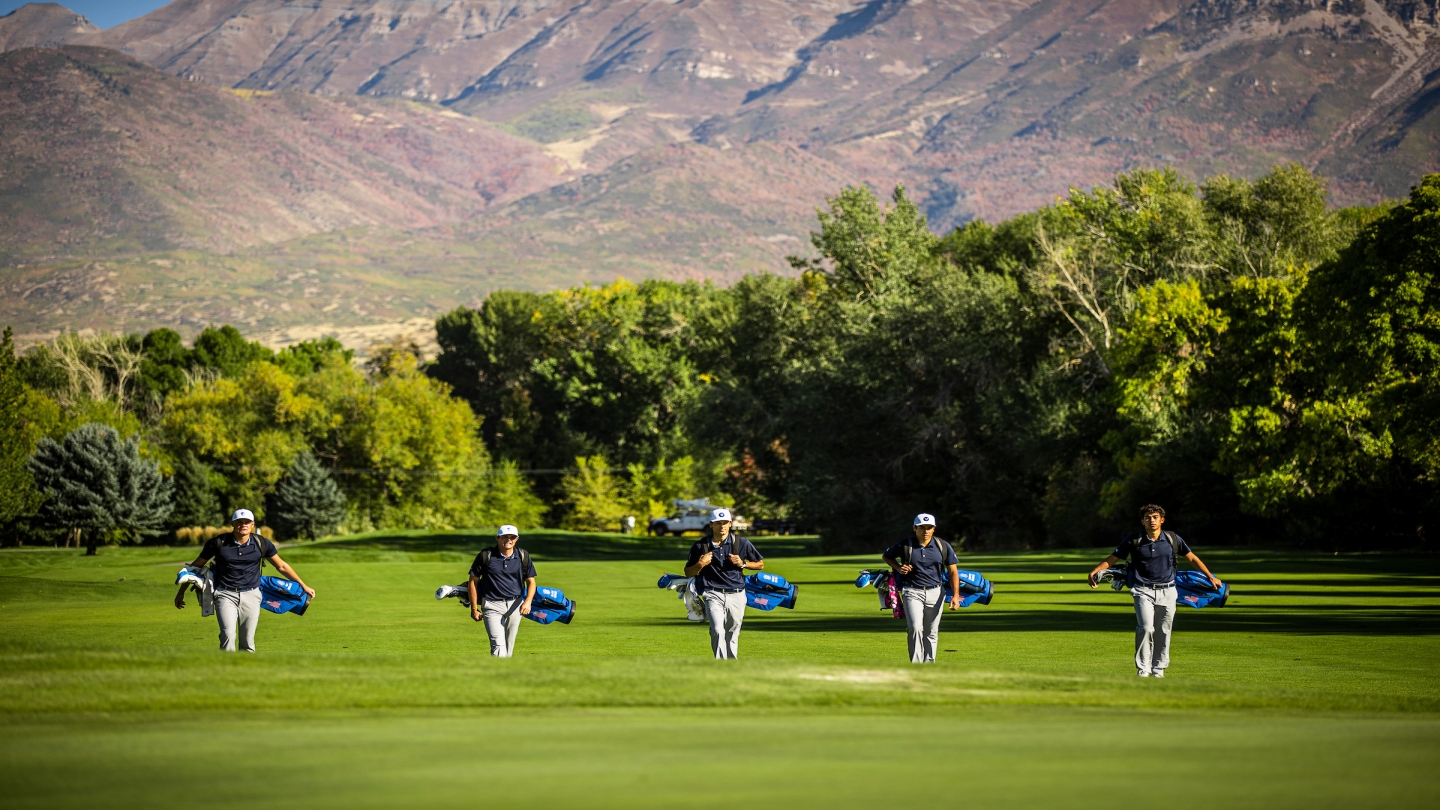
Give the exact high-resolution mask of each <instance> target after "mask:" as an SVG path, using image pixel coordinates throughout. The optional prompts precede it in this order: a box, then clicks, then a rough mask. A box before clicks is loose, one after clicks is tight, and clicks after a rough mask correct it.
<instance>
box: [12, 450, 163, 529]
mask: <svg viewBox="0 0 1440 810" xmlns="http://www.w3.org/2000/svg"><path fill="white" fill-rule="evenodd" d="M29 467H30V473H31V474H32V475H33V476H34V477H35V484H36V486H37V487H38V488H39V489H40V491H41V492H43V493H44V494H45V502H44V503H43V504H41V506H40V519H41V520H42V521H43V522H44V523H46V524H48V525H49V526H51V527H53V528H61V529H71V530H74V531H79V532H81V533H83V534H84V535H85V538H86V543H85V547H86V552H85V553H86V554H87V555H89V554H94V553H95V547H96V545H98V544H99V542H100V540H101V538H102V537H110V536H115V535H118V538H117V539H120V540H121V541H122V542H125V541H128V542H135V541H138V540H139V539H140V537H141V536H143V535H147V534H159V533H160V529H161V527H163V526H164V525H165V520H166V518H168V517H170V512H171V510H172V509H174V503H173V502H172V495H173V493H174V487H172V486H171V484H170V481H168V480H166V478H165V477H164V476H162V475H161V474H160V470H159V467H158V466H157V465H156V464H155V462H153V461H147V460H146V459H144V458H141V457H140V444H139V442H138V441H137V440H135V439H133V438H132V439H129V440H123V439H121V438H120V434H119V433H118V432H116V430H115V428H112V427H110V426H109V425H102V424H98V423H94V422H92V423H90V424H88V425H81V426H80V427H78V428H76V429H75V430H73V431H71V432H70V435H68V436H66V437H65V440H64V441H63V442H57V441H55V440H54V439H50V438H45V439H41V440H40V443H39V445H37V446H36V448H35V455H33V456H31V458H30V464H29Z"/></svg>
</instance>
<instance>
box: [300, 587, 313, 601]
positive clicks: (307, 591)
mask: <svg viewBox="0 0 1440 810" xmlns="http://www.w3.org/2000/svg"><path fill="white" fill-rule="evenodd" d="M300 590H302V591H304V592H305V593H307V594H309V595H310V598H311V599H314V598H315V589H314V588H312V587H310V586H309V585H301V586H300Z"/></svg>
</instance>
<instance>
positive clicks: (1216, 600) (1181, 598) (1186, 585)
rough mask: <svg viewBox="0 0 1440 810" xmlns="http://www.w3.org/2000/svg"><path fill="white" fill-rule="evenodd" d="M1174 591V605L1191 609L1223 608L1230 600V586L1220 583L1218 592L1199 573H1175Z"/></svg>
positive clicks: (1205, 577) (1192, 571)
mask: <svg viewBox="0 0 1440 810" xmlns="http://www.w3.org/2000/svg"><path fill="white" fill-rule="evenodd" d="M1175 590H1176V592H1177V594H1176V599H1175V604H1177V605H1189V606H1190V607H1192V608H1195V609H1197V610H1198V609H1200V608H1203V607H1225V602H1226V600H1228V599H1229V598H1230V584H1229V583H1228V582H1222V583H1220V590H1218V591H1217V590H1215V586H1214V585H1211V584H1210V578H1209V577H1207V576H1205V575H1204V574H1203V573H1201V572H1199V571H1194V570H1191V571H1176V572H1175Z"/></svg>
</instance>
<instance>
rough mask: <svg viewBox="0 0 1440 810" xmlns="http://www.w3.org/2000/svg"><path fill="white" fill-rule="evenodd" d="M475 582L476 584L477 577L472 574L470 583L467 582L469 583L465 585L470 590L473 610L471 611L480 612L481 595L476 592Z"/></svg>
mask: <svg viewBox="0 0 1440 810" xmlns="http://www.w3.org/2000/svg"><path fill="white" fill-rule="evenodd" d="M475 582H476V579H475V575H474V574H471V575H470V581H469V582H467V583H465V585H466V587H468V588H469V589H470V609H471V610H479V609H480V594H478V593H476V592H475Z"/></svg>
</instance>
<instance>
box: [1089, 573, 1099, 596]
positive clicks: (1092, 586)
mask: <svg viewBox="0 0 1440 810" xmlns="http://www.w3.org/2000/svg"><path fill="white" fill-rule="evenodd" d="M1098 576H1100V569H1098V568H1097V569H1095V570H1094V571H1091V572H1090V590H1092V591H1093V590H1095V589H1096V588H1098V587H1100V583H1099V582H1098V581H1097V580H1096V579H1095V578H1096V577H1098Z"/></svg>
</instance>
